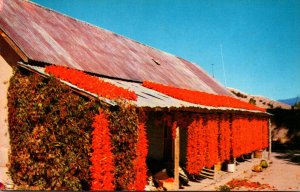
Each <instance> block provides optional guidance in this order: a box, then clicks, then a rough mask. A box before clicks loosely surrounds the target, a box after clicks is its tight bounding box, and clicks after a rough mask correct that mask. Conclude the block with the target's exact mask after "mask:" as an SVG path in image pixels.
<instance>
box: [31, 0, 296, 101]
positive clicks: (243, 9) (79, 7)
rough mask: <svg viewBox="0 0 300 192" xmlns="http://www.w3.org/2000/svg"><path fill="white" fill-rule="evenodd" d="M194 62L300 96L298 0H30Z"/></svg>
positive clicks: (273, 92) (233, 81)
mask: <svg viewBox="0 0 300 192" xmlns="http://www.w3.org/2000/svg"><path fill="white" fill-rule="evenodd" d="M32 1H33V2H36V3H38V4H40V5H43V6H45V7H48V8H51V9H54V10H56V11H59V12H61V13H64V14H66V15H69V16H71V17H75V18H77V19H80V20H83V21H86V22H88V23H92V24H94V25H97V26H100V27H102V28H105V29H108V30H111V31H113V32H115V33H118V34H121V35H124V36H126V37H129V38H131V39H134V40H136V41H139V42H141V43H144V44H147V45H149V46H151V47H155V48H157V49H161V50H163V51H166V52H169V53H172V54H174V55H177V56H179V57H182V58H184V59H187V60H189V61H192V62H194V63H196V64H198V65H200V66H201V67H202V68H203V69H204V70H205V71H207V72H208V73H210V74H212V65H211V64H214V75H215V78H216V79H217V80H218V81H219V82H221V83H222V84H224V85H225V78H224V74H223V67H222V59H221V51H220V44H222V47H223V58H224V66H225V74H226V75H225V76H226V82H227V86H228V87H234V88H237V89H240V90H241V91H244V92H247V93H249V94H254V95H263V96H267V97H270V98H273V99H285V98H291V97H296V96H297V95H299V96H300V0H294V1H293V0H32Z"/></svg>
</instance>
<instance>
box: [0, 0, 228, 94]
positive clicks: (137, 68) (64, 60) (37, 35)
mask: <svg viewBox="0 0 300 192" xmlns="http://www.w3.org/2000/svg"><path fill="white" fill-rule="evenodd" d="M0 5H1V8H0V28H1V29H2V31H3V32H4V33H5V34H6V35H7V36H8V37H10V39H12V41H14V43H15V44H16V45H17V46H18V47H19V48H20V49H21V50H22V51H23V52H24V54H25V55H26V56H27V57H28V58H29V59H31V60H35V61H41V62H45V63H51V64H57V65H64V66H68V67H71V68H75V69H79V70H84V71H87V72H92V73H96V74H99V75H105V76H109V77H115V78H120V79H127V80H133V81H144V80H151V81H154V82H158V83H162V84H167V85H173V86H176V87H180V88H190V89H194V90H201V91H205V92H208V93H214V94H221V95H231V96H232V94H231V93H230V92H229V91H228V90H227V89H226V88H225V87H224V86H222V85H221V84H219V83H218V82H217V81H215V80H214V79H213V78H212V77H210V76H209V75H208V74H206V73H205V72H204V71H203V70H202V69H201V68H200V67H199V66H197V65H195V64H193V63H191V62H188V61H186V60H184V59H181V58H178V57H176V56H174V55H171V54H168V53H166V52H163V51H160V50H157V49H153V48H151V47H148V46H145V45H143V44H141V43H138V42H136V41H133V40H130V39H128V38H125V37H123V36H120V35H117V34H115V33H112V32H110V31H107V30H104V29H101V28H99V27H95V26H92V25H90V24H87V23H84V22H81V21H78V20H76V19H73V18H70V17H67V16H65V15H63V14H60V13H57V12H55V11H52V10H49V9H46V8H44V7H41V6H39V5H36V4H34V3H31V2H26V1H21V0H9V1H8V0H0Z"/></svg>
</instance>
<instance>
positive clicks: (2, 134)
mask: <svg viewBox="0 0 300 192" xmlns="http://www.w3.org/2000/svg"><path fill="white" fill-rule="evenodd" d="M12 74H13V70H12V68H11V66H10V65H9V64H8V63H7V62H6V61H5V60H4V58H3V57H2V56H1V55H0V138H1V139H0V154H1V155H0V182H3V183H10V180H9V177H8V176H7V174H6V172H7V167H6V164H7V163H8V152H9V133H8V121H7V116H8V115H7V114H8V111H7V89H8V86H9V79H10V77H11V76H12Z"/></svg>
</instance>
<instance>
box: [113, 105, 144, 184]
mask: <svg viewBox="0 0 300 192" xmlns="http://www.w3.org/2000/svg"><path fill="white" fill-rule="evenodd" d="M119 106H120V107H117V108H116V109H112V110H111V111H110V114H109V122H110V124H109V129H110V133H111V139H112V146H113V148H112V152H113V154H114V166H115V167H114V168H115V169H114V177H115V181H114V184H115V187H116V188H115V189H116V190H128V189H130V188H131V187H132V186H133V184H134V180H135V178H136V173H135V172H134V171H133V170H134V160H135V159H136V158H137V154H136V143H137V141H138V115H137V112H136V108H135V107H133V106H131V105H128V104H126V103H124V102H120V103H119Z"/></svg>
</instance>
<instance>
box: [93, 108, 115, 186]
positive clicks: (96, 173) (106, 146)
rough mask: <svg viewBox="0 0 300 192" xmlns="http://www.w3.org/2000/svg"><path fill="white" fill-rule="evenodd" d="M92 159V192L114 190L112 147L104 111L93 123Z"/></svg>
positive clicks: (100, 112)
mask: <svg viewBox="0 0 300 192" xmlns="http://www.w3.org/2000/svg"><path fill="white" fill-rule="evenodd" d="M92 126H93V128H94V131H93V132H92V136H93V138H92V148H93V153H92V157H91V159H90V160H91V162H92V166H91V168H90V171H91V177H92V179H93V181H92V186H91V189H92V190H114V187H115V186H114V175H113V172H114V162H113V154H112V152H111V150H112V145H111V139H110V133H109V129H108V120H107V117H106V115H105V114H104V113H103V111H102V110H100V111H99V115H96V117H95V121H94V123H93V125H92Z"/></svg>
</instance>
